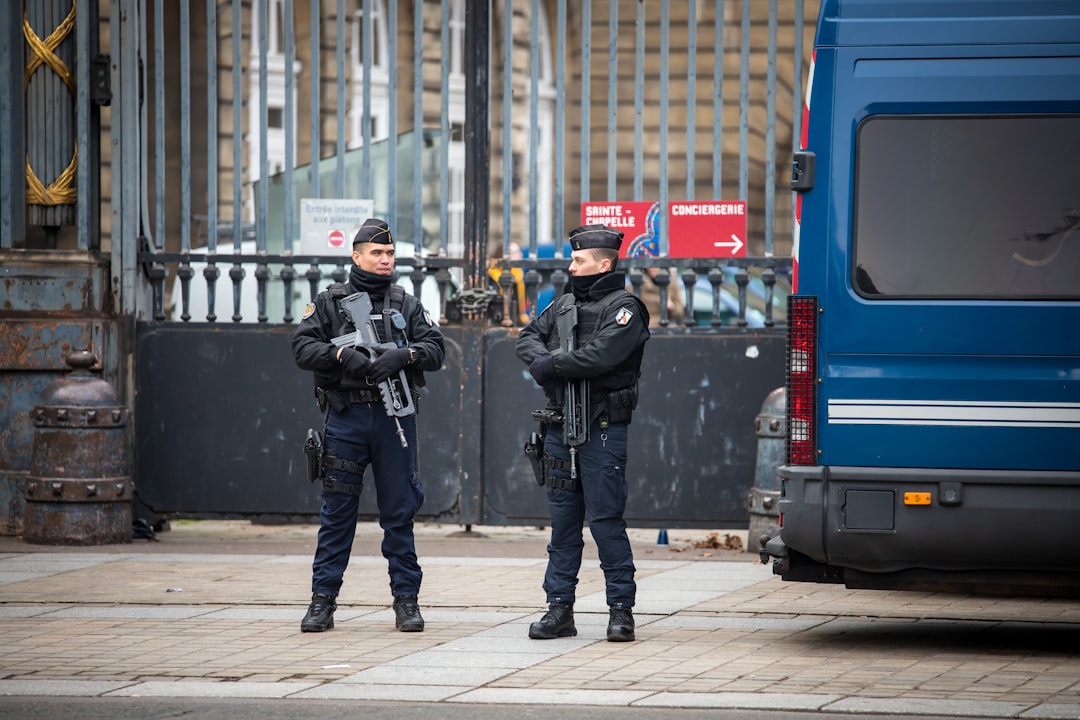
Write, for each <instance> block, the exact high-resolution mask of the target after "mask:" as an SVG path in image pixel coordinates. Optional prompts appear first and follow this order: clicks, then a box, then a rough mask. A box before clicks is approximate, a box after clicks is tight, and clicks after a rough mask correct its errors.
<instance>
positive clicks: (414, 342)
mask: <svg viewBox="0 0 1080 720" xmlns="http://www.w3.org/2000/svg"><path fill="white" fill-rule="evenodd" d="M357 290H358V288H356V287H355V286H352V285H350V286H348V288H347V293H352V292H356V291H357ZM389 295H390V292H389V288H387V293H386V296H385V297H383V298H379V299H376V298H375V297H374V296H372V301H371V304H372V312H371V314H372V317H373V318H379V319H377V320H376V322H375V323H374V324H375V328H376V331H377V332H378V335H379V340H380V341H382V342H386V341H387V339H386V338H385V337H383V334H384V328H383V323H382V320H381V313H382V308H383V305H384V303H385V302H387V298H388V297H389ZM401 314H402V315H403V316H404V317H405V334H406V337H407V338H408V346H409V347H411V348H413V349H414V350H415V351H416V362H415V363H412V364H410V365H408V366H407V367H406V368H405V373H406V375H408V376H409V380H410V382H414V381H415V380H417V379H418V378H421V375H420V373H422V372H433V371H435V370H438V369H439V368H441V367H442V364H443V359H444V358H445V356H446V348H445V345H444V344H443V336H442V332H441V331H440V330H439V326H438V325H436V324H435V323H434V322H433V321H432V320H431V316H430V315H429V314H428V313H427V311H425V310H424V306H423V305H421V304H420V301H419V300H418V299H417V298H416V297H414V296H412V295H409V294H408V293H405V299H404V302H403V303H402V307H401ZM353 329H354V328H353V327H352V326H351V325H348V324H346V322H345V319H344V318H343V317H342V313H341V312H340V311H339V309H338V303H337V302H335V301H334V298H333V297H332V296H331V293H330V290H329V289H327V290H323V291H322V292H321V293H319V294H318V296H316V298H315V302H314V303H312V304H310V305H308V307H307V309H305V311H304V317H303V319H302V320H301V321H300V324H299V325H298V326H297V328H296V332H295V333H293V338H292V348H293V356H294V357H295V359H296V365H297V367H299V368H300V369H301V370H310V371H311V372H313V373H314V374H315V384H316V385H317V386H318V387H323V388H326V387H333V386H335V385H337V384H338V383H340V381H341V364H340V363H339V362H338V360H337V351H338V348H337V347H336V346H335V345H333V344H332V343H331V340H332V339H333V338H335V337H338V336H339V335H344V334H346V333H348V332H352V330H353ZM418 384H422V379H421V382H420V383H418Z"/></svg>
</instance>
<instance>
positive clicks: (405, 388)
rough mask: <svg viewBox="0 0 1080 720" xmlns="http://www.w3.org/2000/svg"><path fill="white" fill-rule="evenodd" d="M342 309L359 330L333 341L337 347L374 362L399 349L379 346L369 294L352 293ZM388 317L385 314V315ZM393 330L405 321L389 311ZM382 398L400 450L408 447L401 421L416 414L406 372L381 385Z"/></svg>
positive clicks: (402, 327) (397, 313)
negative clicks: (362, 354)
mask: <svg viewBox="0 0 1080 720" xmlns="http://www.w3.org/2000/svg"><path fill="white" fill-rule="evenodd" d="M341 309H342V310H343V311H344V312H345V317H346V318H347V319H348V320H349V322H350V323H352V326H353V327H354V328H356V331H355V332H351V333H347V334H345V335H341V336H339V337H336V338H334V339H333V341H332V342H333V343H334V345H336V346H337V347H351V348H355V349H356V350H358V351H360V352H362V353H364V354H365V355H367V356H368V357H369V358H371V359H375V358H376V357H378V355H379V354H380V353H382V352H383V351H385V350H391V349H393V348H396V347H397V345H395V344H394V343H393V342H379V334H378V333H377V332H376V331H375V323H374V322H373V321H372V319H371V309H372V308H371V298H370V297H368V294H367V293H366V292H358V293H353V294H352V295H350V296H348V297H347V298H344V299H343V300H342V301H341ZM383 312H384V313H387V311H386V310H384V311H383ZM387 314H388V315H390V317H391V322H392V323H393V324H394V327H396V328H398V329H399V330H403V329H404V328H405V318H404V317H402V315H401V313H400V312H397V311H395V310H390V311H389V312H388V313H387ZM378 387H379V394H380V395H381V396H382V402H383V407H384V408H386V414H387V416H389V417H390V418H391V419H392V420H393V421H394V425H396V426H397V435H398V439H400V440H401V447H403V448H404V447H409V443H408V441H407V440H405V431H404V430H403V429H402V428H401V420H400V419H399V418H403V417H408V416H409V415H413V414H415V413H416V406H415V405H414V404H413V399H412V392H411V391H410V390H409V381H408V379H407V378H406V377H405V370H403V369H402V370H398V374H397V375H396V376H393V375H391V376H390V377H389V378H387V379H386V380H383V381H382V382H380V383H378Z"/></svg>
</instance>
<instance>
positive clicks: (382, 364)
mask: <svg viewBox="0 0 1080 720" xmlns="http://www.w3.org/2000/svg"><path fill="white" fill-rule="evenodd" d="M352 261H353V267H352V269H351V270H350V273H349V279H348V282H347V283H334V284H332V285H330V286H329V287H328V288H327V289H326V290H324V291H323V292H321V293H319V295H318V296H317V297H316V298H315V301H314V302H313V303H311V304H310V305H308V306H307V308H306V309H305V311H304V316H303V319H302V320H301V321H300V325H299V326H298V327H297V328H296V332H295V333H294V335H293V338H292V348H293V354H294V356H295V359H296V364H297V366H299V367H300V369H302V370H309V371H311V372H312V373H313V374H314V376H315V388H316V389H315V395H316V399H317V401H318V403H319V407H320V409H322V410H323V411H324V412H325V413H326V421H325V425H324V432H323V435H324V438H325V440H324V444H323V453H322V458H321V460H320V462H321V466H320V471H321V472H320V476H319V481H320V482H321V486H322V510H321V513H320V527H319V539H318V547H317V548H316V550H315V560H314V562H313V564H312V580H311V592H312V596H311V605H310V606H309V607H308V611H307V614H306V615H305V616H304V619H303V620H302V621H301V623H300V629H301V631H303V632H322V631H324V630H330V629H332V628H333V627H334V611H335V610H336V609H337V596H338V591H339V590H340V588H341V584H342V578H343V576H344V574H345V568H346V566H348V564H349V556H350V554H351V552H352V543H353V537H354V536H355V534H356V520H357V513H358V509H359V505H360V491H361V490H362V488H363V478H364V471H365V469H366V468H367V466H368V465H371V468H372V471H373V474H374V480H375V494H376V501H377V503H378V507H379V525H380V526H381V527H382V529H383V541H382V553H383V556H384V557H385V558H386V559H387V561H388V563H389V574H390V592H391V595H393V598H394V600H393V608H394V614H395V626H396V627H397V629H398V630H401V631H402V632H420V631H422V630H423V629H424V618H423V617H422V616H421V614H420V606H419V602H418V595H419V592H420V581H421V578H422V572H421V570H420V564H419V563H418V562H417V559H416V546H415V542H414V538H413V517H414V516H415V515H416V513H417V511H418V510H419V509H420V506H421V504H422V503H423V501H424V489H423V486H422V485H421V483H420V476H419V474H418V472H417V458H416V414H415V413H414V414H411V415H408V416H405V417H400V418H398V417H393V418H392V417H390V416H389V415H388V412H387V409H386V407H385V406H384V404H383V398H382V395H381V394H380V391H379V383H384V382H385V381H387V380H388V379H390V380H391V382H394V379H395V378H400V373H401V371H404V374H405V377H406V379H407V380H408V388H407V389H408V390H409V391H410V392H411V393H412V400H413V401H414V403H415V400H416V394H417V392H418V388H420V387H422V386H423V384H424V372H432V371H435V370H438V369H439V368H441V367H442V364H443V357H444V355H445V352H446V351H445V347H444V344H443V337H442V333H441V332H440V331H439V327H438V325H436V324H435V323H434V322H433V321H432V319H431V316H430V315H429V314H428V313H427V311H425V310H424V308H423V306H422V305H421V304H420V301H419V300H418V299H417V298H415V297H413V296H412V295H410V294H408V293H406V292H405V291H404V289H403V288H402V287H401V286H400V285H396V284H394V283H393V282H392V280H393V271H394V240H393V237H392V236H391V234H390V227H389V226H388V225H387V224H386V222H385V221H383V220H379V219H376V218H371V219H369V220H366V221H365V222H364V224H363V225H362V226H361V227H360V230H359V231H358V232H357V233H356V236H355V237H354V238H353V252H352ZM354 293H367V295H368V298H369V299H370V301H371V305H372V310H371V313H370V318H371V319H372V321H373V323H372V325H373V327H374V329H375V332H376V334H377V335H378V339H379V343H380V345H381V346H388V345H389V346H391V347H389V348H386V349H381V348H380V350H378V351H368V350H367V348H365V347H359V348H357V347H354V346H353V345H352V344H347V345H344V346H341V347H339V346H337V345H335V344H334V342H333V341H334V339H335V338H339V337H341V336H345V335H348V334H349V333H352V332H353V331H354V330H356V328H355V327H353V325H352V324H351V323H350V322H349V321H348V319H347V316H346V314H345V312H344V311H343V309H342V303H343V302H344V303H346V304H350V302H351V299H352V298H353V295H354ZM350 306H351V304H350ZM354 319H355V318H354ZM357 322H359V320H357ZM414 407H415V405H414ZM398 424H400V434H399V429H398Z"/></svg>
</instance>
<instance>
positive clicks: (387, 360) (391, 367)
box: [367, 348, 409, 383]
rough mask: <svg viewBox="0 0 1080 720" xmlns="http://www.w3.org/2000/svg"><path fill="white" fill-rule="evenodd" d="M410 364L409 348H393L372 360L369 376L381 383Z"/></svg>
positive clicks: (373, 380)
mask: <svg viewBox="0 0 1080 720" xmlns="http://www.w3.org/2000/svg"><path fill="white" fill-rule="evenodd" d="M408 364H409V348H393V349H391V350H387V351H385V352H383V354H382V355H379V357H377V358H375V359H374V360H372V361H371V367H370V368H369V369H368V373H367V374H368V377H369V378H370V379H371V381H372V382H377V383H380V382H382V381H383V380H385V379H386V378H388V377H390V376H391V375H393V374H394V373H396V372H397V371H398V370H401V369H402V368H403V367H405V366H406V365H408Z"/></svg>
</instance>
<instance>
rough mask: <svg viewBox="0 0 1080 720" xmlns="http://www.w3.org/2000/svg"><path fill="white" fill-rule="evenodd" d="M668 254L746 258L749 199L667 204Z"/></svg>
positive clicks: (681, 256)
mask: <svg viewBox="0 0 1080 720" xmlns="http://www.w3.org/2000/svg"><path fill="white" fill-rule="evenodd" d="M668 232H669V233H670V238H669V240H668V255H670V256H671V257H673V258H688V257H718V258H735V257H746V201H745V200H700V201H690V200H685V201H680V202H673V203H671V204H670V205H669V206H668Z"/></svg>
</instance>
